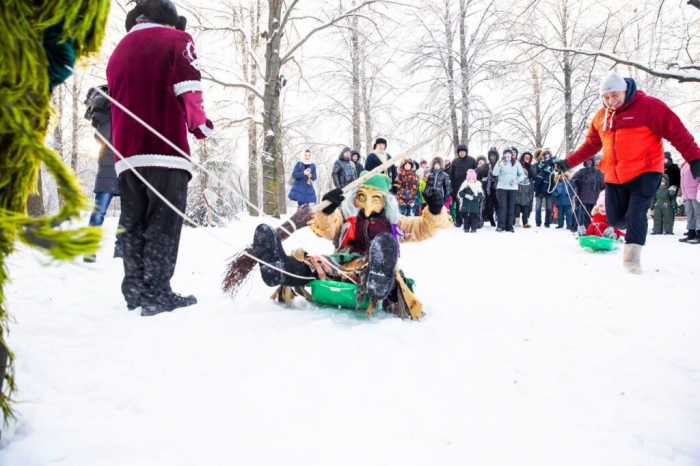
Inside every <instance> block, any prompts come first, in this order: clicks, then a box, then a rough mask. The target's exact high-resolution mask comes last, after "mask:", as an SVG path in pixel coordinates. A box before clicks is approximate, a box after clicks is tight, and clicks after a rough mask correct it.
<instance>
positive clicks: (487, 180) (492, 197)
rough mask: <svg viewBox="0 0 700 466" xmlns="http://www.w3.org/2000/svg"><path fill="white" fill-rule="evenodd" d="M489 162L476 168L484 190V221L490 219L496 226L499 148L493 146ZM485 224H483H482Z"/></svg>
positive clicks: (489, 154) (492, 224) (493, 225)
mask: <svg viewBox="0 0 700 466" xmlns="http://www.w3.org/2000/svg"><path fill="white" fill-rule="evenodd" d="M487 157H488V159H487V162H486V163H485V164H483V165H481V166H479V167H477V169H476V176H477V179H479V181H481V185H482V188H483V191H484V199H485V200H484V210H483V215H482V221H484V220H488V221H489V223H491V226H492V227H495V226H496V220H495V219H494V214H495V213H496V212H497V211H498V196H497V195H496V186H497V185H498V176H497V175H495V174H494V168H495V167H496V164H497V163H498V157H499V155H498V149H496V148H495V147H492V148H491V149H489V152H488V155H487ZM482 225H483V224H482Z"/></svg>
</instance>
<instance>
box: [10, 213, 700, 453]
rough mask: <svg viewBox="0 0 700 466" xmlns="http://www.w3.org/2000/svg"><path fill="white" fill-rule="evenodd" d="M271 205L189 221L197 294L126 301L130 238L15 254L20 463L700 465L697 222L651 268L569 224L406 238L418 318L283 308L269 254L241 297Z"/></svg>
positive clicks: (656, 241)
mask: <svg viewBox="0 0 700 466" xmlns="http://www.w3.org/2000/svg"><path fill="white" fill-rule="evenodd" d="M255 223H256V221H255V220H254V219H244V220H243V221H242V222H236V223H234V224H232V225H231V226H230V227H229V228H227V229H217V230H213V232H212V234H214V235H217V236H218V237H220V238H223V239H224V240H225V242H227V243H228V244H229V246H225V245H224V244H223V243H221V242H218V241H216V240H214V239H212V238H211V237H210V236H209V233H208V232H207V231H205V230H192V229H185V230H184V231H183V236H182V238H183V239H182V246H181V249H180V260H179V263H178V267H177V271H176V275H175V278H174V280H173V287H174V289H175V290H176V291H178V292H180V293H193V294H195V295H196V296H197V298H198V299H199V305H197V306H195V307H191V308H186V309H180V310H177V311H175V312H173V313H171V314H166V315H160V316H156V317H152V318H142V317H140V316H138V315H137V314H135V313H133V312H132V313H129V312H127V310H126V306H125V304H124V301H123V299H122V296H121V293H120V287H119V286H120V282H121V275H122V265H121V262H120V260H119V259H112V258H111V252H112V241H111V239H109V240H107V241H106V244H105V246H104V248H103V250H102V251H101V254H99V257H98V262H97V263H96V264H93V265H85V264H83V263H82V262H78V261H76V262H75V263H73V264H48V265H47V264H46V259H45V258H44V257H43V256H41V255H40V254H38V253H35V252H34V251H29V250H26V249H22V250H20V251H19V252H18V253H17V254H15V255H14V256H13V257H11V259H10V272H11V275H12V277H13V280H14V281H13V284H12V285H11V286H10V287H9V290H8V300H9V306H10V310H11V312H12V314H13V315H14V317H15V319H16V322H15V323H14V324H13V325H12V333H11V336H10V344H11V346H12V348H13V350H14V351H15V352H16V356H17V382H18V384H19V388H20V391H19V392H18V394H17V401H18V402H19V403H18V404H17V411H18V414H19V416H20V418H19V421H18V422H17V423H16V424H12V425H10V426H9V427H8V428H7V429H6V430H5V432H3V439H2V442H1V443H0V465H2V466H35V465H37V466H38V465H41V466H44V465H61V466H68V465H70V466H78V465H85V466H95V465H120V466H123V465H129V466H136V465H148V466H156V465H167V466H176V465H213V466H214V465H233V464H238V465H246V466H250V465H304V466H308V465H324V466H326V465H333V466H335V465H353V466H357V465H394V464H397V465H402V466H407V465H460V466H463V465H479V466H483V465H497V466H504V465H519V466H520V465H538V466H541V465H557V466H564V465H566V466H573V465H582V466H584V465H585V466H590V465H596V466H597V465H616V466H619V465H634V466H642V465H682V466H690V465H700V291H699V288H698V278H699V276H700V269H699V267H698V265H700V247H699V246H691V245H684V244H679V243H678V238H679V234H681V233H682V232H683V231H684V225H683V224H681V223H677V224H676V236H655V237H653V236H652V237H650V238H649V241H648V244H647V247H646V248H645V249H644V251H643V257H642V261H643V265H644V267H645V275H643V276H641V277H639V276H631V275H627V274H625V273H624V272H623V270H622V267H621V252H615V253H608V254H592V253H589V252H586V251H584V250H581V249H580V248H579V247H578V245H577V243H576V242H575V241H574V239H573V237H572V236H571V235H570V234H568V233H564V232H563V231H560V230H554V229H553V228H552V229H549V230H545V229H544V228H532V229H531V230H523V229H517V231H516V233H515V234H507V233H503V234H497V233H495V231H494V230H493V229H490V228H486V229H485V230H482V231H481V232H479V233H478V234H476V235H473V234H470V235H465V234H464V233H462V232H461V231H459V230H457V229H449V230H446V231H444V232H442V233H441V234H440V235H439V236H438V237H437V238H436V239H434V240H432V241H430V242H426V243H422V244H409V245H404V246H403V248H402V257H401V263H402V266H403V269H404V270H405V271H406V273H407V275H408V276H410V277H413V278H415V279H416V280H417V285H418V287H417V289H416V291H417V296H418V297H419V299H421V300H422V301H423V303H424V305H425V306H424V310H425V311H426V313H427V318H426V319H425V320H424V321H422V322H420V323H415V322H410V321H401V320H399V319H397V318H394V317H392V316H388V315H378V316H375V317H373V318H371V319H368V318H366V317H365V316H364V315H363V314H361V313H354V312H349V311H338V310H330V309H317V308H314V307H313V306H311V305H309V304H307V303H306V302H302V301H301V300H298V301H297V302H296V303H295V304H294V306H293V307H292V308H291V309H288V308H284V307H282V306H279V305H277V304H275V303H273V302H272V301H270V300H269V299H268V298H269V296H270V294H271V293H272V291H273V290H272V289H270V288H267V287H266V286H265V285H264V284H263V283H262V281H261V280H260V278H259V274H258V272H257V270H256V271H255V276H254V278H253V279H252V280H251V281H250V282H249V283H248V284H247V285H246V286H245V288H244V289H243V290H242V292H241V293H240V295H239V296H238V297H237V298H236V300H235V301H231V300H229V299H228V298H226V297H225V296H223V295H222V293H221V292H220V282H221V278H222V273H223V270H224V265H225V262H226V259H227V258H228V257H229V256H230V255H231V254H232V253H233V252H235V251H236V250H237V248H239V247H241V246H243V245H245V244H246V243H249V242H250V241H252V232H253V229H254V227H255ZM115 228H116V225H115V222H114V220H113V219H109V220H108V223H107V224H106V230H107V231H106V233H107V234H106V236H107V237H108V238H111V235H112V234H113V231H114V230H115ZM296 235H298V236H299V237H301V238H302V239H303V241H304V243H306V244H309V245H311V246H313V248H314V249H315V251H316V252H329V251H330V247H331V246H330V243H328V242H325V241H323V240H320V239H317V238H314V237H313V235H312V233H311V232H310V231H308V229H307V230H306V231H302V232H299V233H297V234H296ZM285 246H286V247H287V248H288V249H289V248H291V247H298V246H299V243H298V242H297V241H295V239H294V238H292V239H290V240H288V241H287V242H285Z"/></svg>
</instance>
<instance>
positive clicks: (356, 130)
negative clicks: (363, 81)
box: [350, 5, 362, 152]
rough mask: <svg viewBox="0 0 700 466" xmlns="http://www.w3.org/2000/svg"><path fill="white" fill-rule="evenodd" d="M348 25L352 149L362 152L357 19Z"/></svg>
mask: <svg viewBox="0 0 700 466" xmlns="http://www.w3.org/2000/svg"><path fill="white" fill-rule="evenodd" d="M353 6H354V5H353ZM350 24H351V26H352V30H351V31H350V60H351V63H352V148H353V149H355V150H357V151H358V152H361V151H362V140H361V138H362V132H361V130H362V122H361V121H360V112H361V111H362V102H361V101H360V34H359V33H358V32H357V26H358V19H357V16H353V17H352V19H351V21H350Z"/></svg>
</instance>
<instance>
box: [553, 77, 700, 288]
mask: <svg viewBox="0 0 700 466" xmlns="http://www.w3.org/2000/svg"><path fill="white" fill-rule="evenodd" d="M600 97H601V99H602V101H603V108H601V109H600V110H599V111H598V113H596V115H595V116H594V117H593V121H592V122H591V126H590V128H589V130H588V135H587V136H586V141H585V142H584V143H583V144H582V145H581V146H580V147H579V148H578V149H577V150H576V151H575V152H574V153H573V154H571V155H569V156H568V157H566V159H563V160H561V161H559V162H557V163H558V165H559V169H560V170H562V171H566V170H569V168H573V167H575V166H577V165H579V164H581V163H583V162H585V161H586V160H588V159H590V158H592V157H593V156H595V154H597V153H598V152H599V151H600V150H601V149H602V151H603V159H602V161H601V163H600V169H601V171H602V172H603V173H605V191H606V211H607V214H608V220H609V221H610V224H611V225H613V226H615V227H617V228H622V229H626V230H627V242H626V243H625V249H624V254H623V259H622V263H623V266H624V268H625V269H626V270H627V271H628V272H630V273H633V274H641V273H642V264H641V253H642V247H643V246H644V244H646V236H647V230H648V221H647V210H648V209H649V205H650V204H651V200H652V197H653V196H654V193H655V192H656V190H657V189H658V187H659V183H660V180H661V175H662V174H663V173H664V150H663V149H664V148H663V139H666V140H668V141H669V142H671V144H673V146H674V147H675V148H676V149H677V150H678V152H680V153H681V156H682V157H683V158H684V159H685V160H686V161H687V162H688V164H689V165H690V170H691V172H692V175H693V177H695V178H700V147H698V145H697V144H696V142H695V139H694V138H693V136H692V135H691V134H690V133H689V132H688V130H687V129H686V127H685V126H684V125H683V122H682V121H681V120H680V118H678V115H676V114H675V113H674V112H673V111H672V110H671V109H670V108H668V106H667V105H666V104H665V103H663V102H662V101H661V100H659V99H656V98H654V97H651V96H647V95H646V94H644V92H642V91H638V90H637V83H636V82H635V81H634V79H632V78H623V77H622V76H620V75H619V74H617V73H615V72H611V73H610V74H609V75H608V76H607V77H606V78H605V79H604V80H603V82H602V83H601V85H600Z"/></svg>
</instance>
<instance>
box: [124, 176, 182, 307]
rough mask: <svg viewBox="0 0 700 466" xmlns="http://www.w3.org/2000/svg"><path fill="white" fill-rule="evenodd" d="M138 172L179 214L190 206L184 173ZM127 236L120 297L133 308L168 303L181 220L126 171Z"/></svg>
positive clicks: (125, 233) (125, 224)
mask: <svg viewBox="0 0 700 466" xmlns="http://www.w3.org/2000/svg"><path fill="white" fill-rule="evenodd" d="M138 171H139V173H140V174H141V175H142V176H143V177H144V178H145V179H146V181H148V182H149V183H150V184H151V185H152V186H153V187H154V188H155V189H156V190H158V192H160V193H161V194H162V195H163V196H164V197H165V198H166V199H167V200H168V201H170V202H171V203H172V204H173V205H174V206H175V207H176V208H177V209H179V210H180V211H181V212H184V211H185V207H186V205H187V183H188V182H189V179H190V175H189V174H188V173H187V172H186V171H184V170H176V169H169V168H139V169H138ZM119 189H120V192H121V197H122V226H123V227H124V234H123V235H122V243H123V247H124V281H123V282H122V293H123V294H124V298H125V299H126V304H127V306H128V307H129V308H136V307H138V306H140V305H142V304H158V303H160V302H163V301H165V300H167V299H169V298H170V296H171V295H172V290H171V288H170V279H171V278H172V277H173V274H174V273H175V264H176V263H177V253H178V249H179V246H180V233H181V231H182V221H183V220H182V217H180V216H179V215H178V214H177V213H175V212H174V211H173V210H172V209H171V208H170V207H168V206H167V205H166V204H165V203H164V202H163V201H162V200H161V199H160V198H159V197H158V196H157V195H156V194H155V193H154V192H153V191H151V189H150V188H148V187H146V185H145V184H144V183H143V182H142V181H141V180H139V179H138V178H137V177H136V175H135V174H134V173H132V172H131V171H128V172H126V173H124V174H122V175H121V177H120V178H119Z"/></svg>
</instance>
